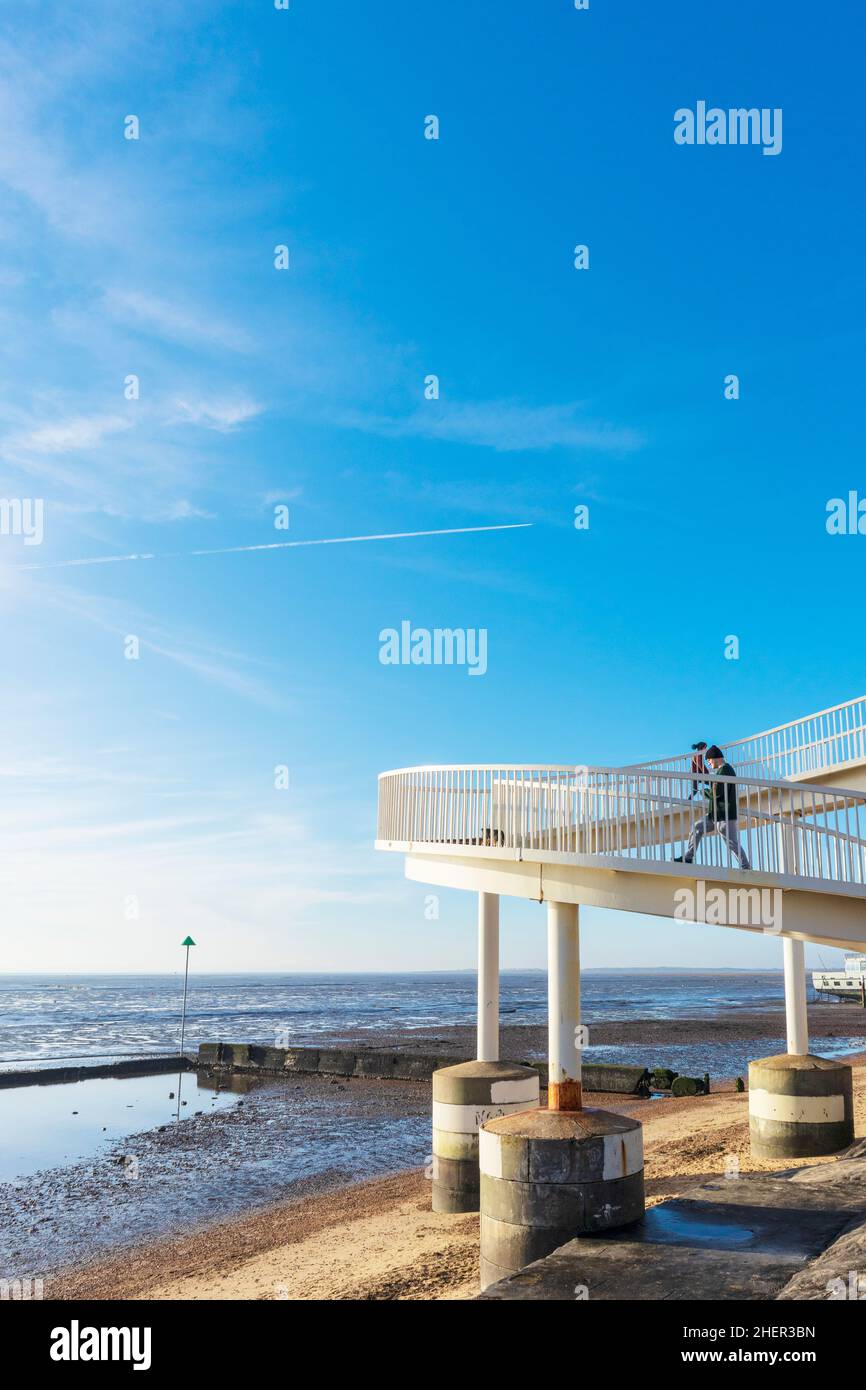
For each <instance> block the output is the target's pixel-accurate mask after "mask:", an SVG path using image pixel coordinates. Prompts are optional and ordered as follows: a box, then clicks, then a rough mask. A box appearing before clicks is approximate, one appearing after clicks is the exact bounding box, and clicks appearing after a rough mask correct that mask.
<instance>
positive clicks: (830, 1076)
mask: <svg viewBox="0 0 866 1390" xmlns="http://www.w3.org/2000/svg"><path fill="white" fill-rule="evenodd" d="M749 1138H750V1141H751V1149H752V1153H753V1155H754V1157H755V1158H772V1159H776V1158H780V1159H784V1158H814V1157H815V1156H816V1155H819V1154H833V1153H838V1152H839V1151H840V1149H845V1148H847V1147H848V1145H849V1144H851V1143H853V1141H854V1108H853V1103H852V1098H851V1068H850V1067H849V1066H847V1065H846V1064H845V1063H844V1062H834V1061H829V1060H828V1059H827V1058H825V1057H813V1056H811V1054H809V1053H805V1054H804V1055H802V1056H800V1055H797V1054H793V1053H783V1054H782V1055H781V1056H779V1057H764V1058H762V1059H761V1060H760V1061H758V1062H750V1063H749Z"/></svg>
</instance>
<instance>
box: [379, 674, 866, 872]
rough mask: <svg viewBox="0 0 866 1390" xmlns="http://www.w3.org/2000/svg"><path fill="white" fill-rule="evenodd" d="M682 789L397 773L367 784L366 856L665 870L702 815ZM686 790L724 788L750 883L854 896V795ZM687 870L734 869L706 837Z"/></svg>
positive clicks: (648, 775)
mask: <svg viewBox="0 0 866 1390" xmlns="http://www.w3.org/2000/svg"><path fill="white" fill-rule="evenodd" d="M857 703H860V702H854V701H852V702H850V704H851V705H854V704H857ZM838 708H839V709H843V708H848V707H846V706H840V707H838ZM815 718H816V719H817V718H819V716H815ZM807 722H808V721H800V724H801V726H803V725H805V724H806V723H807ZM785 727H791V726H785ZM774 732H777V731H774ZM845 736H846V735H843V734H841V733H840V735H839V737H840V738H841V737H845ZM767 737H769V735H758V736H757V738H756V739H755V740H753V741H752V742H754V743H755V744H756V745H758V746H760V747H761V749H762V751H761V754H760V756H765V755H766V754H765V751H764V750H763V746H762V745H760V740H762V739H765V738H767ZM743 742H744V743H747V742H749V741H748V740H744V741H743ZM816 746H817V745H816ZM804 747H805V744H801V748H804ZM789 751H790V750H789ZM741 765H742V764H741ZM693 780H694V779H693V775H692V773H691V770H690V769H689V770H687V771H685V772H684V771H682V770H679V771H668V770H666V769H664V768H662V767H661V766H659V765H658V764H654V765H649V766H646V767H641V768H634V769H628V768H577V769H575V768H574V767H541V766H535V767H515V766H507V767H497V766H477V767H473V766H451V767H441V766H440V767H435V766H430V767H416V768H404V769H401V770H398V771H393V772H385V773H382V774H381V776H380V778H379V821H378V834H377V844H378V845H379V847H380V848H388V849H400V850H406V851H412V852H416V853H424V852H425V851H426V852H430V851H437V850H438V851H441V852H448V850H449V849H450V848H455V849H458V850H459V852H460V853H465V852H466V848H467V847H473V851H474V852H475V853H478V854H481V855H484V856H487V855H490V856H497V857H498V856H501V854H502V853H503V852H507V853H509V854H514V855H516V856H518V857H520V856H521V855H523V854H529V853H541V852H543V854H544V857H545V858H547V857H557V856H568V857H569V858H570V859H571V858H576V859H578V860H580V861H583V862H587V861H590V862H592V861H596V862H598V863H599V865H600V866H603V867H617V865H616V864H615V863H614V862H613V861H620V865H621V867H628V868H637V867H638V866H639V864H649V863H655V864H670V866H671V869H672V870H673V869H675V865H674V864H673V863H672V861H673V859H674V856H675V855H678V854H682V852H683V848H684V845H685V843H686V841H687V840H688V837H689V835H690V834H691V831H692V829H693V828H694V826H695V824H696V822H697V821H698V820H699V819H701V817H703V816H704V815H705V813H706V806H707V803H706V800H705V799H704V796H703V795H701V794H700V792H699V795H698V796H697V797H696V798H693V796H692V783H693ZM697 780H698V782H699V785H700V788H703V787H705V786H710V785H713V784H716V785H719V784H722V785H725V784H728V785H733V786H735V788H736V795H737V802H738V824H739V837H740V843H741V846H742V848H743V849H744V850H745V852H746V854H747V855H748V858H749V861H750V866H751V869H752V870H753V871H754V872H755V873H756V874H759V875H761V876H762V877H764V878H766V877H767V876H784V877H785V878H791V877H794V878H797V879H800V880H802V886H804V887H805V886H806V884H807V881H808V882H810V883H813V884H816V885H825V886H826V885H830V884H833V885H839V886H842V885H844V886H845V888H844V891H847V892H852V891H853V892H854V893H855V894H857V895H858V896H859V895H860V894H859V892H858V890H863V895H864V896H866V793H861V792H854V791H848V790H844V789H841V788H835V787H828V786H822V785H813V784H809V783H807V782H803V781H799V782H795V783H791V782H785V781H783V780H780V779H767V778H762V777H749V776H740V777H737V778H730V777H725V778H722V777H716V776H712V777H711V776H710V775H709V774H706V773H704V774H701V775H700V776H699V777H698V778H697ZM697 862H699V863H700V864H701V865H713V866H715V867H718V868H721V869H726V868H728V867H733V868H737V864H736V860H735V859H734V858H733V857H732V856H731V854H730V852H729V850H728V848H727V847H726V845H725V844H724V842H723V841H722V839H721V837H720V836H717V835H708V836H706V837H705V838H704V839H703V841H702V843H701V845H700V848H699V850H698V855H697Z"/></svg>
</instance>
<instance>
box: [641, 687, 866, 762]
mask: <svg viewBox="0 0 866 1390" xmlns="http://www.w3.org/2000/svg"><path fill="white" fill-rule="evenodd" d="M712 741H713V740H712V739H711V740H710V742H712ZM719 746H720V747H721V748H723V749H724V750H725V753H726V756H727V759H728V762H729V763H730V764H731V765H732V767H735V768H736V769H737V771H738V772H740V773H742V775H743V776H745V777H772V778H776V779H781V780H785V779H787V778H797V779H799V778H808V777H809V775H810V774H816V773H819V772H831V771H832V770H833V768H838V767H844V766H846V765H848V764H851V763H862V762H866V696H864V695H860V696H858V697H857V698H856V699H854V700H846V701H845V703H844V704H841V705H833V706H831V707H830V708H828V709H824V710H819V711H818V713H817V714H810V715H807V716H806V717H805V718H804V719H792V720H791V721H790V722H789V723H787V724H779V725H778V726H777V727H776V728H775V729H766V730H765V731H764V732H763V733H761V734H752V735H751V736H750V737H749V738H742V739H734V740H733V742H731V743H720V744H719ZM691 760H692V754H691V753H678V754H676V755H675V756H674V757H672V758H659V759H658V760H656V761H652V762H646V763H644V762H642V763H635V764H633V767H634V768H657V769H658V770H659V771H663V772H688V771H689V769H690V767H691Z"/></svg>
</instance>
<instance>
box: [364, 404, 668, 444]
mask: <svg viewBox="0 0 866 1390" xmlns="http://www.w3.org/2000/svg"><path fill="white" fill-rule="evenodd" d="M581 409H582V407H581V406H580V404H579V403H577V402H573V403H571V404H567V405H546V406H532V405H525V404H522V403H520V402H518V401H508V400H504V401H467V402H464V403H462V404H461V403H455V404H451V403H448V402H443V401H431V402H429V404H428V405H427V406H425V407H423V408H420V409H418V410H416V411H414V412H413V413H412V414H410V415H406V416H397V415H377V414H365V413H364V412H362V411H348V412H345V413H344V414H343V415H342V416H341V417H339V419H338V423H340V424H342V425H344V426H347V427H349V428H351V429H358V430H364V431H365V432H367V433H369V434H380V435H383V436H385V437H387V438H390V439H412V438H423V439H439V440H445V441H448V442H451V443H455V444H476V445H481V446H482V447H484V448H488V449H495V450H497V451H498V452H500V453H511V452H514V451H516V450H534V449H556V448H562V449H594V450H602V451H605V452H613V453H627V452H630V451H632V450H634V449H638V448H640V446H641V443H642V439H641V436H640V434H639V433H638V432H637V431H636V430H633V429H629V428H624V427H622V426H620V425H613V424H609V423H607V422H605V421H598V420H591V419H586V418H584V417H583V416H582V415H581V413H580V412H581Z"/></svg>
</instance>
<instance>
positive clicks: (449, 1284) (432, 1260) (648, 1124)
mask: <svg viewBox="0 0 866 1390" xmlns="http://www.w3.org/2000/svg"><path fill="white" fill-rule="evenodd" d="M380 1084H382V1083H380ZM385 1084H387V1083H385ZM854 1087H855V1133H856V1135H857V1137H858V1138H861V1137H863V1136H864V1135H866V1054H861V1055H860V1056H859V1057H858V1058H857V1059H855V1060H854ZM592 1101H593V1103H594V1104H596V1105H599V1106H601V1107H604V1108H606V1109H610V1110H618V1111H620V1112H621V1113H625V1114H631V1115H634V1116H636V1117H637V1118H639V1119H640V1120H641V1122H642V1123H643V1125H644V1140H645V1153H646V1180H647V1202H648V1205H654V1204H655V1203H657V1202H659V1201H663V1200H664V1199H666V1198H668V1197H673V1196H677V1195H679V1194H680V1193H682V1192H683V1191H685V1190H687V1189H688V1188H689V1187H691V1186H693V1185H695V1184H696V1183H698V1182H700V1181H702V1180H704V1179H706V1178H709V1177H713V1176H718V1175H720V1174H722V1173H724V1172H726V1171H729V1170H730V1167H731V1164H732V1162H736V1163H738V1164H739V1169H740V1171H741V1172H744V1173H745V1172H756V1171H764V1172H772V1171H774V1169H776V1168H778V1166H779V1165H778V1163H772V1162H759V1161H755V1160H753V1159H752V1157H751V1155H750V1153H749V1135H748V1096H747V1095H746V1094H743V1093H738V1092H736V1091H735V1090H734V1089H733V1088H732V1087H731V1088H727V1089H722V1090H719V1091H717V1092H716V1093H714V1094H712V1095H710V1096H708V1097H701V1098H697V1099H684V1100H666V1101H648V1100H628V1099H625V1100H624V1099H623V1097H621V1096H612V1095H594V1096H593V1097H592ZM822 1162H826V1159H812V1160H805V1161H803V1163H802V1164H798V1165H792V1166H803V1167H805V1166H808V1165H809V1163H822ZM477 1280H478V1217H477V1216H476V1215H457V1216H442V1215H438V1214H434V1213H433V1212H432V1211H431V1210H430V1184H429V1181H428V1179H427V1177H426V1175H425V1171H424V1170H423V1169H415V1170H413V1171H410V1172H405V1173H401V1174H398V1175H396V1176H393V1177H386V1178H381V1179H377V1180H374V1181H370V1182H364V1183H359V1184H356V1185H354V1186H352V1187H348V1188H345V1187H344V1188H342V1189H340V1190H337V1191H332V1192H328V1193H326V1194H316V1195H313V1196H310V1197H307V1198H304V1199H301V1200H296V1201H293V1202H291V1203H282V1204H279V1205H274V1206H272V1207H270V1208H269V1209H268V1210H266V1211H261V1212H257V1213H256V1214H254V1215H252V1216H246V1217H242V1218H240V1219H235V1220H230V1221H224V1222H221V1223H220V1224H219V1225H217V1226H215V1227H212V1228H211V1229H209V1230H208V1231H206V1232H199V1233H195V1234H192V1235H188V1236H185V1237H182V1238H180V1239H174V1240H167V1241H161V1242H157V1243H150V1244H146V1245H141V1246H138V1247H136V1248H135V1249H134V1250H131V1251H129V1252H127V1253H125V1254H124V1255H123V1256H122V1257H120V1258H115V1259H109V1260H103V1261H100V1262H95V1263H92V1264H90V1265H89V1266H86V1267H83V1268H80V1269H77V1270H72V1271H68V1272H66V1273H64V1274H61V1275H59V1276H58V1277H57V1278H55V1279H53V1280H51V1282H50V1286H49V1287H47V1288H46V1297H49V1298H75V1299H103V1298H132V1299H145V1300H153V1299H169V1300H200V1299H208V1300H210V1299H264V1300H268V1299H277V1300H279V1299H295V1300H322V1299H324V1300H329V1301H335V1300H336V1301H346V1300H364V1301H370V1300H394V1299H396V1300H422V1299H424V1300H431V1299H432V1300H442V1299H452V1300H453V1299H469V1298H472V1297H473V1296H474V1294H475V1293H476V1292H477V1287H478V1283H477Z"/></svg>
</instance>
